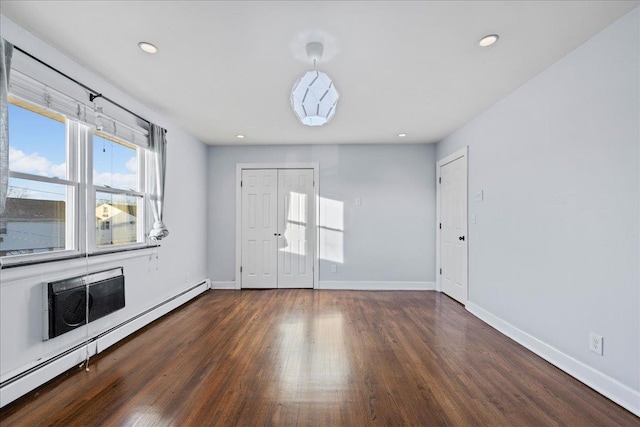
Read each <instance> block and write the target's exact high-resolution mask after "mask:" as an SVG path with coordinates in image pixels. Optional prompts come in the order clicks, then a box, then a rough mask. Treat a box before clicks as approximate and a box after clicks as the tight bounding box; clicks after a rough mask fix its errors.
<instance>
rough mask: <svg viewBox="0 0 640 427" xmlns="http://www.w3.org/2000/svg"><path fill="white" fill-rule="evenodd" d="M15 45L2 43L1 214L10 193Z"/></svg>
mask: <svg viewBox="0 0 640 427" xmlns="http://www.w3.org/2000/svg"><path fill="white" fill-rule="evenodd" d="M12 54H13V45H12V44H11V43H9V42H8V41H6V40H5V39H2V42H1V43H0V214H2V213H3V212H4V207H5V203H6V201H7V192H8V191H9V108H8V105H7V96H8V95H9V73H10V72H11V55H12Z"/></svg>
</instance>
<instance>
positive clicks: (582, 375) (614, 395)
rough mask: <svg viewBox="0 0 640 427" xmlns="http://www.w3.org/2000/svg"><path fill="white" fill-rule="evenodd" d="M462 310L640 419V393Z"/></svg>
mask: <svg viewBox="0 0 640 427" xmlns="http://www.w3.org/2000/svg"><path fill="white" fill-rule="evenodd" d="M466 309H467V310H468V311H469V312H470V313H471V314H473V315H474V316H476V317H477V318H479V319H480V320H482V321H483V322H485V323H487V324H488V325H489V326H492V327H493V328H495V329H497V330H498V331H500V332H502V333H503V334H504V335H506V336H508V337H509V338H511V339H512V340H514V341H516V342H517V343H519V344H521V345H522V346H524V347H526V348H527V349H529V350H531V351H532V352H534V353H535V354H537V355H538V356H540V357H542V358H543V359H545V360H546V361H547V362H549V363H551V364H552V365H555V366H556V367H558V368H559V369H561V370H563V371H564V372H566V373H567V374H569V375H571V376H572V377H574V378H575V379H577V380H578V381H580V382H582V383H584V384H586V385H587V386H589V387H591V388H592V389H594V390H595V391H597V392H598V393H600V394H602V395H603V396H605V397H607V398H609V399H611V400H612V401H614V402H615V403H617V404H618V405H620V406H622V407H623V408H625V409H627V410H628V411H630V412H632V413H633V414H635V415H637V416H639V417H640V391H638V390H634V389H632V388H631V387H628V386H626V385H624V384H622V383H621V382H619V381H618V380H616V379H614V378H611V377H610V376H608V375H605V374H603V373H602V372H600V371H598V370H596V369H594V368H592V367H590V366H589V365H587V364H585V363H583V362H580V361H579V360H576V359H574V358H573V357H571V356H569V355H567V354H565V353H563V352H561V351H560V350H558V349H556V348H555V347H552V346H550V345H549V344H547V343H545V342H542V341H540V340H539V339H538V338H536V337H534V336H532V335H529V334H528V333H526V332H524V331H523V330H521V329H518V328H517V327H515V326H513V325H512V324H510V323H509V322H506V321H504V320H503V319H501V318H499V317H497V316H495V315H494V314H492V313H490V312H489V311H487V310H485V309H484V308H482V307H480V306H478V305H477V304H474V303H472V302H470V301H469V302H467V305H466Z"/></svg>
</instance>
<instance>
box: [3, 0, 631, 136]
mask: <svg viewBox="0 0 640 427" xmlns="http://www.w3.org/2000/svg"><path fill="white" fill-rule="evenodd" d="M638 3H639V2H638V1H449V2H445V1H406V2H398V1H396V2H392V1H353V2H348V1H309V2H302V1H298V2H294V1H254V2H249V1H228V2H206V1H84V2H80V1H77V2H74V1H22V0H21V1H6V0H2V3H1V7H2V9H1V12H2V14H3V15H5V16H7V17H8V18H10V19H11V20H13V21H15V22H16V23H18V24H19V25H21V26H22V27H24V28H26V29H27V30H29V31H31V32H32V33H34V34H35V35H37V36H39V37H40V38H41V39H43V40H45V41H47V42H48V43H50V44H52V45H53V46H55V47H56V48H58V49H60V50H61V51H63V52H65V53H66V54H67V55H69V56H70V57H71V58H73V59H75V60H76V61H77V62H79V63H80V64H83V65H84V66H85V67H87V68H89V69H90V70H92V71H94V72H95V73H97V74H99V75H101V76H102V77H104V78H105V79H106V80H108V81H110V82H112V83H114V84H115V85H117V86H119V87H121V88H122V89H123V90H125V91H126V92H128V93H130V94H131V95H132V96H134V97H135V98H137V99H138V100H140V101H141V102H143V103H144V104H146V105H148V106H149V107H151V108H152V109H154V110H155V111H157V112H159V113H161V114H164V115H166V116H168V117H170V118H171V119H172V120H173V121H174V122H175V123H177V124H179V125H181V126H182V127H183V128H184V129H186V130H187V131H189V132H190V133H191V134H192V135H194V136H195V137H196V138H198V139H200V140H201V141H203V142H205V143H207V144H233V145H238V144H324V143H393V142H403V143H406V142H412V143H425V142H426V143H428V142H437V141H438V140H440V139H441V138H443V137H444V136H446V135H448V134H449V133H451V132H452V131H454V130H455V129H457V128H458V127H460V126H461V125H463V124H464V123H465V122H467V121H468V120H470V119H472V118H473V117H475V116H476V115H478V114H479V113H481V112H482V111H483V110H485V109H486V108H487V107H489V106H490V105H492V104H493V103H495V102H496V101H498V100H499V99H501V98H502V97H504V96H505V95H507V94H508V93H510V92H511V91H513V90H514V89H515V88H517V87H518V86H520V85H522V84H523V83H524V82H526V81H527V80H528V79H530V78H531V77H533V76H535V75H536V74H538V73H540V72H541V71H542V70H544V69H545V68H547V67H548V66H549V65H551V64H552V63H553V62H555V61H557V60H558V59H560V58H561V57H562V56H564V55H566V54H567V53H569V52H570V51H571V50H573V49H575V48H576V47H577V46H579V45H580V44H581V43H583V42H585V41H586V40H587V39H589V38H590V37H592V36H593V35H594V34H596V33H597V32H598V31H600V30H601V29H603V28H604V27H606V26H607V25H608V24H610V23H611V22H613V21H614V20H615V19H617V18H618V17H620V16H622V15H623V14H625V13H626V12H627V11H629V10H631V9H632V8H634V7H635V6H637V5H638ZM490 33H497V34H499V35H500V41H499V42H498V43H497V44H495V45H494V46H492V47H490V48H480V47H478V46H477V41H478V40H479V39H480V38H481V37H482V36H484V35H486V34H490ZM318 40H319V41H323V42H324V44H325V54H324V56H323V58H322V60H321V61H320V62H319V64H318V69H319V70H321V71H324V72H326V73H327V74H329V75H330V76H331V77H332V78H333V80H334V83H335V85H336V87H337V88H338V90H339V92H340V95H341V98H340V101H339V102H338V106H337V109H336V115H335V117H334V118H333V120H332V121H331V122H329V123H328V124H326V125H325V126H322V127H313V128H311V127H306V126H303V125H302V124H301V123H299V121H298V120H297V118H296V116H295V115H294V113H293V111H292V110H291V107H290V105H289V94H290V91H291V87H292V85H293V83H294V81H295V80H296V79H297V77H298V76H300V75H302V74H303V73H304V71H306V70H308V69H310V68H311V64H309V62H308V61H307V59H306V53H305V50H304V46H305V44H306V43H307V42H308V41H318ZM140 41H149V42H152V43H154V44H156V45H157V46H158V48H159V52H158V53H157V54H155V55H149V54H145V53H143V52H142V51H140V50H139V49H138V46H137V44H138V42H140ZM105 96H109V94H105ZM401 132H402V133H406V134H407V137H406V138H398V136H397V135H398V133H401ZM238 133H241V134H245V135H246V138H245V139H244V140H242V141H240V140H238V139H236V138H235V135H236V134H238Z"/></svg>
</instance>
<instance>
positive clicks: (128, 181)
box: [93, 171, 138, 190]
mask: <svg viewBox="0 0 640 427" xmlns="http://www.w3.org/2000/svg"><path fill="white" fill-rule="evenodd" d="M93 185H101V186H105V185H108V186H109V187H112V188H120V189H122V190H131V189H134V190H135V189H136V188H137V187H138V175H137V174H135V173H109V172H102V173H97V172H95V171H94V172H93Z"/></svg>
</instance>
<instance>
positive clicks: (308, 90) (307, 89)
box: [291, 70, 340, 126]
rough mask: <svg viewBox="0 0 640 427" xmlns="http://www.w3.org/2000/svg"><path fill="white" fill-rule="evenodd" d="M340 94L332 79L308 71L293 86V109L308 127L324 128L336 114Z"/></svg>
mask: <svg viewBox="0 0 640 427" xmlns="http://www.w3.org/2000/svg"><path fill="white" fill-rule="evenodd" d="M338 98H340V94H339V93H338V91H337V90H336V87H335V86H334V85H333V82H332V81H331V78H329V76H327V75H326V74H325V73H323V72H321V71H315V70H314V71H307V72H306V73H305V74H304V75H303V76H302V77H300V78H299V79H298V80H296V82H295V83H294V85H293V89H292V90H291V107H292V108H293V111H294V112H295V113H296V115H297V116H298V118H299V119H300V121H301V122H302V123H303V124H305V125H307V126H322V125H323V124H325V123H327V122H328V121H329V120H331V118H332V117H333V115H334V114H335V113H336V104H337V103H338Z"/></svg>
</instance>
